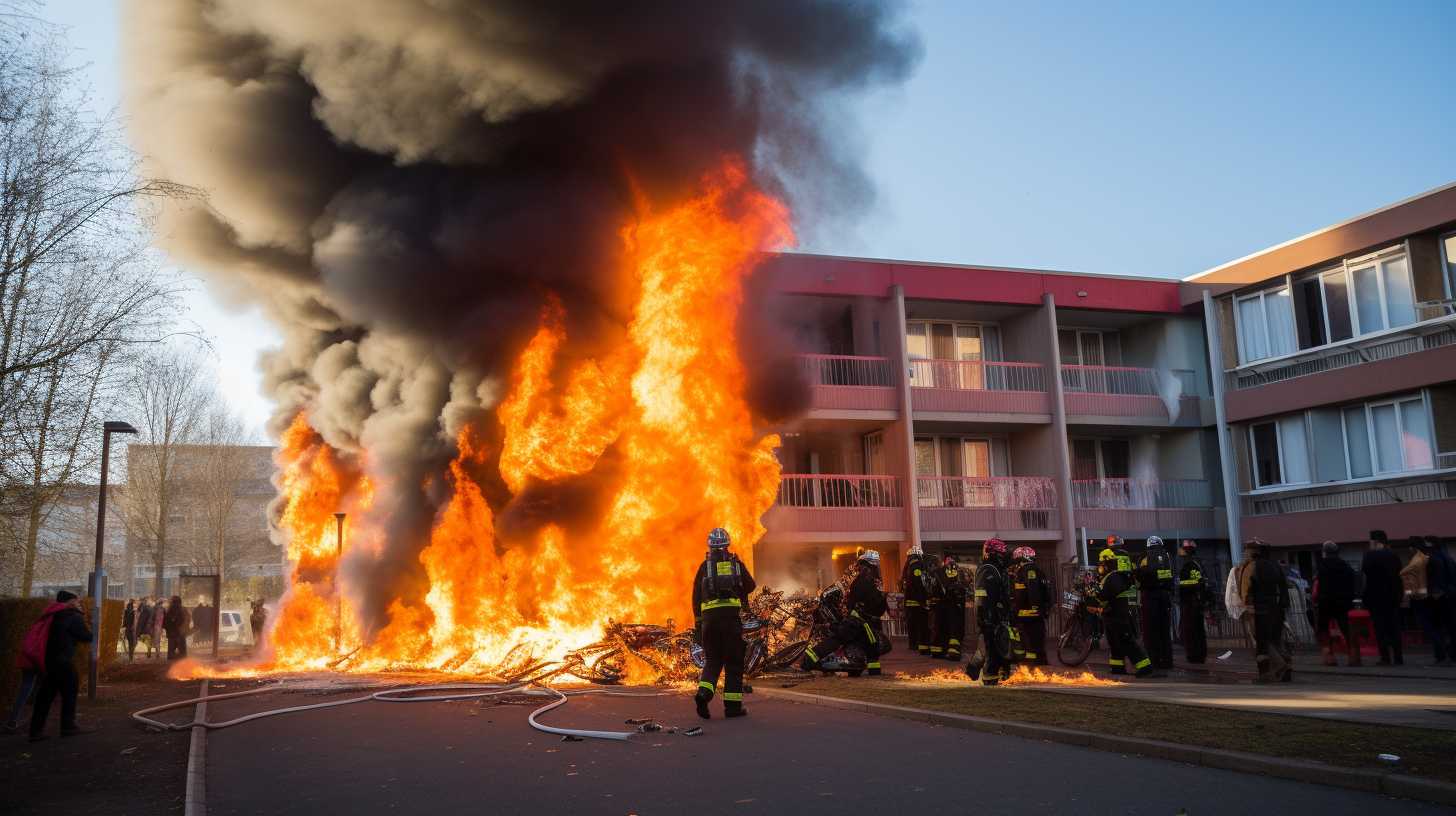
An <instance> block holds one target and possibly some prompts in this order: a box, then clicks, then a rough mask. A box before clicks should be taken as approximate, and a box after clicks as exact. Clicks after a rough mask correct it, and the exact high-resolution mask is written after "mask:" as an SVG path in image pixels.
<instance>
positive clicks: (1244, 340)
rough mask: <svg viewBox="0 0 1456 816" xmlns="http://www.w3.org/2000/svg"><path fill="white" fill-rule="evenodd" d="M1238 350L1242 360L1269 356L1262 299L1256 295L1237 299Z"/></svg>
mask: <svg viewBox="0 0 1456 816" xmlns="http://www.w3.org/2000/svg"><path fill="white" fill-rule="evenodd" d="M1239 340H1240V343H1239V351H1240V353H1242V354H1243V355H1244V362H1246V363H1247V362H1252V361H1254V360H1262V359H1264V358H1265V357H1268V356H1269V343H1268V341H1267V339H1266V334H1265V326H1264V299H1263V298H1262V297H1260V296H1258V295H1256V296H1254V297H1250V298H1244V299H1243V300H1240V301H1239Z"/></svg>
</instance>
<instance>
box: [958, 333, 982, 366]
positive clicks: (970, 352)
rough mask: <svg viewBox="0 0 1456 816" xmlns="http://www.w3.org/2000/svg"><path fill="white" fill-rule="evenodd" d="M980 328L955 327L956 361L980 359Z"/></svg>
mask: <svg viewBox="0 0 1456 816" xmlns="http://www.w3.org/2000/svg"><path fill="white" fill-rule="evenodd" d="M981 357H982V354H981V327H980V326H956V359H957V360H979V359H981Z"/></svg>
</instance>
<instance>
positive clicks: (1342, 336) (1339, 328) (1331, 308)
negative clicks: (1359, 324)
mask: <svg viewBox="0 0 1456 816" xmlns="http://www.w3.org/2000/svg"><path fill="white" fill-rule="evenodd" d="M1320 282H1321V283H1323V284H1324V288H1325V317H1326V318H1327V319H1328V320H1329V329H1330V331H1329V334H1330V341H1331V342H1335V341H1339V340H1349V339H1350V338H1351V337H1354V336H1355V330H1354V327H1352V326H1351V325H1350V292H1349V284H1348V283H1347V282H1346V281H1345V270H1343V269H1336V270H1334V271H1333V272H1326V273H1324V274H1323V275H1321V276H1320Z"/></svg>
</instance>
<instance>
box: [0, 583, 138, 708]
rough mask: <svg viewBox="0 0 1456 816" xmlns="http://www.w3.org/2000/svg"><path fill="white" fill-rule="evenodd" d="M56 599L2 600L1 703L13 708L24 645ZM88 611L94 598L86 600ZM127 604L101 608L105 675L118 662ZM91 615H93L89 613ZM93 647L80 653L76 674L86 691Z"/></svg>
mask: <svg viewBox="0 0 1456 816" xmlns="http://www.w3.org/2000/svg"><path fill="white" fill-rule="evenodd" d="M53 601H54V599H52V598H0V701H3V704H4V705H5V706H7V707H8V706H9V705H10V703H11V702H12V701H14V699H15V691H16V689H18V688H19V687H20V667H19V666H18V665H17V664H16V661H18V660H19V659H20V642H21V641H22V640H24V639H25V633H26V632H27V631H29V630H30V626H31V624H33V623H35V621H36V619H37V618H39V617H40V615H41V613H42V612H44V611H45V609H46V607H47V606H49V605H50V604H51V603H52V602H53ZM81 601H82V603H83V604H86V605H87V607H88V609H89V606H90V603H91V599H90V598H82V599H81ZM125 607H126V604H125V603H124V602H122V601H117V600H108V601H106V602H105V603H104V604H102V606H101V631H100V632H99V633H96V634H97V636H98V637H100V638H101V669H102V670H103V671H104V670H105V669H106V667H107V666H108V665H110V664H111V662H112V661H113V660H115V659H116V654H117V650H116V642H117V641H118V640H119V639H120V638H121V614H122V611H123V610H124V609H125ZM88 614H89V613H88ZM89 649H90V646H89V645H87V644H81V645H80V646H79V647H78V648H77V649H76V658H75V660H76V671H77V672H78V673H79V674H80V675H81V687H82V688H83V689H84V688H85V687H86V677H87V669H88V661H89V660H90V657H89V656H90V651H89Z"/></svg>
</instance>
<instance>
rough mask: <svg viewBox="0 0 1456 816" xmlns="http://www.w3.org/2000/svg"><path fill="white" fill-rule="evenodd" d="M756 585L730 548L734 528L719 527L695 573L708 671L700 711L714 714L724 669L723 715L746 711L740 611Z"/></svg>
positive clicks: (702, 714) (700, 634)
mask: <svg viewBox="0 0 1456 816" xmlns="http://www.w3.org/2000/svg"><path fill="white" fill-rule="evenodd" d="M753 588H754V583H753V576H752V575H749V574H748V568H747V567H745V566H744V565H743V562H742V561H740V560H738V556H737V555H734V554H733V553H731V552H729V551H728V531H727V530H724V529H723V528H722V527H715V528H713V531H712V532H711V533H708V555H707V557H706V558H704V559H703V563H702V564H700V565H699V566H698V573H697V575H696V576H694V578H693V612H694V616H695V617H696V620H695V621H694V623H695V624H696V625H695V627H694V628H695V629H696V631H697V632H698V638H699V641H700V642H701V643H702V645H703V673H702V674H701V675H700V676H699V677H698V693H697V694H696V695H694V696H693V702H695V703H697V706H698V716H699V717H702V718H703V719H705V720H706V719H708V718H709V717H711V716H712V715H711V714H709V713H708V703H709V702H710V701H711V700H712V699H713V692H714V690H715V689H716V688H717V685H718V673H719V672H722V673H723V716H725V717H742V716H744V715H745V714H747V713H748V709H746V708H744V707H743V653H744V643H743V621H742V620H741V619H740V618H739V617H738V615H739V612H740V611H741V610H742V609H743V607H744V606H747V605H748V593H750V592H752V591H753Z"/></svg>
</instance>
